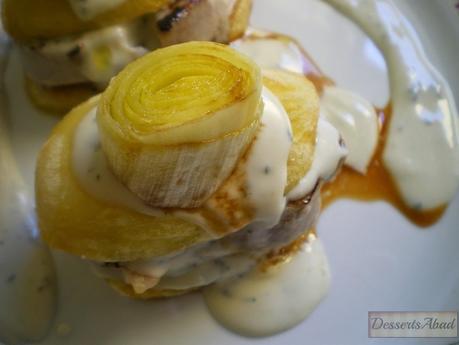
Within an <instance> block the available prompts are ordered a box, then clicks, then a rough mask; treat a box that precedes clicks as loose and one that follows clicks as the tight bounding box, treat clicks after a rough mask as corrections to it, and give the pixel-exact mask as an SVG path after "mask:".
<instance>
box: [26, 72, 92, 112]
mask: <svg viewBox="0 0 459 345" xmlns="http://www.w3.org/2000/svg"><path fill="white" fill-rule="evenodd" d="M25 89H26V92H27V95H28V96H29V99H30V100H31V101H32V103H33V104H34V105H35V106H36V107H37V108H38V109H40V110H43V111H46V112H48V113H52V114H56V115H63V114H65V113H67V112H68V111H69V110H70V109H72V108H73V107H75V106H77V105H78V104H80V103H82V102H84V101H86V100H87V99H88V98H90V97H92V96H94V95H95V94H96V93H97V91H96V90H95V89H94V87H93V86H92V85H90V84H77V85H69V86H58V87H45V86H41V85H39V84H37V83H36V82H34V81H33V80H31V79H29V78H26V80H25Z"/></svg>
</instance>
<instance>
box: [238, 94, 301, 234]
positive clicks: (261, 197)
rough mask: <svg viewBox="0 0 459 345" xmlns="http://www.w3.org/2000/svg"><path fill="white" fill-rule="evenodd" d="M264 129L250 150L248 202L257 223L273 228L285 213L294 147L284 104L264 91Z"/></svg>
mask: <svg viewBox="0 0 459 345" xmlns="http://www.w3.org/2000/svg"><path fill="white" fill-rule="evenodd" d="M263 102H264V111H263V116H262V118H261V129H260V131H259V133H258V134H257V137H256V139H255V142H254V143H253V145H252V147H251V148H250V154H249V158H248V160H247V165H246V175H247V190H248V198H249V199H250V201H251V203H252V204H253V205H254V206H255V212H256V214H255V220H254V221H256V222H259V223H260V226H263V227H265V228H270V227H272V226H274V225H276V224H277V223H279V219H280V217H281V215H282V213H283V212H284V209H285V204H286V198H285V197H284V190H285V185H286V183H287V159H288V154H289V151H290V146H291V145H292V129H291V127H290V119H289V117H288V115H287V113H286V112H285V110H284V108H283V106H282V104H281V103H280V101H279V100H278V99H277V97H276V96H274V95H273V94H272V93H271V91H269V90H268V89H267V88H263Z"/></svg>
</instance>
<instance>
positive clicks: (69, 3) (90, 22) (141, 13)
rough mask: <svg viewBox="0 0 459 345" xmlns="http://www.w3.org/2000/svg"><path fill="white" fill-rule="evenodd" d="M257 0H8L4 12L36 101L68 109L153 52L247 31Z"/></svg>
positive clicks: (227, 38)
mask: <svg viewBox="0 0 459 345" xmlns="http://www.w3.org/2000/svg"><path fill="white" fill-rule="evenodd" d="M251 5H252V2H251V0H174V1H171V0H83V1H82V0H41V1H35V0H5V1H3V11H2V15H3V24H4V27H5V30H6V31H7V32H8V33H9V35H10V36H11V37H12V38H13V39H14V40H15V41H16V45H17V47H18V50H19V53H20V56H21V60H22V63H23V66H24V70H25V74H26V90H27V92H28V94H29V96H30V98H31V100H32V101H33V102H34V103H35V104H36V105H37V106H38V107H39V108H42V109H44V110H48V111H54V112H60V113H63V112H65V111H68V110H69V109H71V108H72V107H73V106H75V105H77V104H78V103H80V102H82V101H83V100H86V99H87V98H89V97H90V96H92V95H94V94H96V93H97V91H98V90H102V89H104V88H105V87H106V86H107V84H108V82H109V81H110V79H111V78H112V77H113V76H114V75H116V74H117V73H118V72H119V71H120V70H121V69H122V68H124V67H125V66H126V65H127V64H128V63H130V62H131V61H133V60H135V59H137V58H138V57H140V56H142V55H144V54H146V53H147V52H148V51H151V50H154V49H157V48H159V47H163V46H168V45H172V44H176V43H181V42H187V41H192V40H203V41H217V42H229V41H230V40H232V39H234V38H237V37H239V36H241V35H242V34H243V33H244V31H245V29H246V27H247V23H248V18H249V15H250V11H251Z"/></svg>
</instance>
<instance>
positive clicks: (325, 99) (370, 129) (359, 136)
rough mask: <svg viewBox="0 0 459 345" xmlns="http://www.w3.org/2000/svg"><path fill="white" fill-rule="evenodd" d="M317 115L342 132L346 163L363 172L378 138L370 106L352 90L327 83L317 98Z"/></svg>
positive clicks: (374, 115) (373, 112) (373, 111)
mask: <svg viewBox="0 0 459 345" xmlns="http://www.w3.org/2000/svg"><path fill="white" fill-rule="evenodd" d="M320 116H321V117H322V118H324V119H326V120H327V121H328V122H330V123H331V124H332V125H333V126H334V127H335V128H336V129H337V130H338V132H339V133H340V134H341V136H342V138H343V140H344V143H345V144H346V147H347V149H348V151H349V153H348V155H347V157H346V160H345V164H346V165H348V166H350V167H351V168H352V169H354V170H356V171H358V172H360V173H362V174H365V172H366V170H367V167H368V164H370V162H371V158H372V157H373V154H374V152H375V149H376V146H377V144H378V138H379V124H378V117H377V115H376V111H375V109H374V107H373V105H372V104H371V103H370V102H368V101H367V100H366V99H364V98H363V97H361V96H359V95H357V94H355V93H353V92H350V91H348V90H344V89H341V88H337V87H334V86H327V87H325V88H324V93H323V95H322V99H321V101H320Z"/></svg>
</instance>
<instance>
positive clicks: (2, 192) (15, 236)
mask: <svg viewBox="0 0 459 345" xmlns="http://www.w3.org/2000/svg"><path fill="white" fill-rule="evenodd" d="M0 49H2V47H1V44H0ZM0 55H2V53H0ZM2 62H3V60H1V59H0V74H2V72H3V64H2ZM5 104H7V102H6V99H4V91H3V89H2V86H1V85H0V176H1V177H0V343H2V342H5V343H6V344H19V343H21V344H22V343H25V342H27V343H29V342H30V341H37V340H40V339H42V338H43V337H44V336H46V334H47V332H48V329H49V327H50V324H51V321H52V319H53V317H54V313H55V307H56V295H57V293H56V277H55V271H54V262H53V259H52V257H51V254H50V252H49V250H48V249H47V248H46V247H45V246H44V245H43V244H42V243H40V241H39V240H38V231H37V228H36V224H35V222H34V214H33V213H34V212H33V208H32V207H31V205H30V197H29V196H28V195H27V193H26V192H25V190H26V189H25V186H24V181H22V177H21V176H20V174H19V171H18V168H17V166H16V161H15V160H14V157H13V153H12V151H11V146H10V143H9V141H8V137H7V128H6V124H5V122H4V121H3V120H4V119H3V114H5V113H7V110H6V109H5V108H4V107H5Z"/></svg>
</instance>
